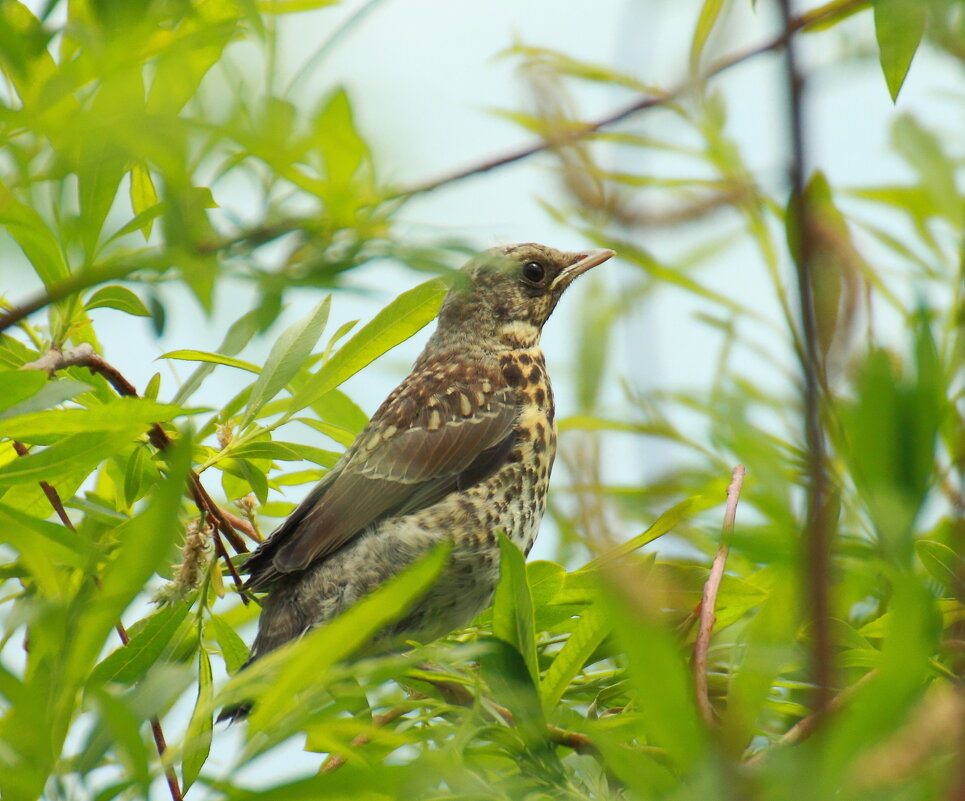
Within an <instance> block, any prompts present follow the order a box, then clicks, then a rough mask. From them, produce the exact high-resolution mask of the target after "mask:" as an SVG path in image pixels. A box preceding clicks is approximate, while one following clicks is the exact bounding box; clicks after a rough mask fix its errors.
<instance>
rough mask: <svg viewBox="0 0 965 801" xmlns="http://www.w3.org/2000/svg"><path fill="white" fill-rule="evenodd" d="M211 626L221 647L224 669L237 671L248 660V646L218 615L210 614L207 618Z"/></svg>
mask: <svg viewBox="0 0 965 801" xmlns="http://www.w3.org/2000/svg"><path fill="white" fill-rule="evenodd" d="M208 622H209V624H210V625H211V628H212V629H214V636H215V639H216V640H217V641H218V645H219V646H220V648H221V656H222V657H223V658H224V664H225V670H227V671H228V673H230V674H234V673H237V672H238V671H239V670H241V668H242V667H243V666H244V664H245V662H247V661H248V646H247V645H245V642H244V640H242V639H241V637H239V636H238V632H236V631H235V630H234V629H233V628H232V627H231V626H230V625H229V624H228V623H227V622H226V621H225V619H224V618H223V617H221V616H220V615H214V614H213V615H211V617H210V618H208Z"/></svg>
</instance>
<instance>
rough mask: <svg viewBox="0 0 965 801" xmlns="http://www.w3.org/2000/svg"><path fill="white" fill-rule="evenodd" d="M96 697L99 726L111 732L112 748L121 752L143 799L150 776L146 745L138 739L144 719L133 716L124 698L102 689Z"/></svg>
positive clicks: (146, 794) (146, 792) (140, 738)
mask: <svg viewBox="0 0 965 801" xmlns="http://www.w3.org/2000/svg"><path fill="white" fill-rule="evenodd" d="M96 698H97V705H98V707H99V709H100V721H101V725H102V726H104V728H105V729H107V731H108V732H109V733H110V741H111V745H112V747H113V748H114V749H116V750H117V751H119V752H120V755H121V757H122V758H123V759H124V761H125V762H126V763H127V769H128V770H129V771H130V775H131V776H132V777H133V779H134V781H135V782H136V783H137V785H138V787H139V788H140V792H141V794H142V796H143V797H145V798H146V797H147V796H148V793H149V790H148V788H149V786H150V782H151V773H150V768H149V764H150V758H149V756H148V750H147V746H146V745H145V744H144V739H143V738H142V737H141V724H142V723H143V720H142V719H141V718H139V717H137V716H136V715H135V714H134V712H133V710H132V709H131V708H130V707H129V706H128V705H127V704H126V703H125V702H124V699H121V698H115V697H114V696H113V695H111V694H110V693H109V692H106V691H104V690H100V691H98V692H97V693H96Z"/></svg>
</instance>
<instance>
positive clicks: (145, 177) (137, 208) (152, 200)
mask: <svg viewBox="0 0 965 801" xmlns="http://www.w3.org/2000/svg"><path fill="white" fill-rule="evenodd" d="M157 205H158V195H157V190H156V189H155V188H154V181H153V180H151V171H150V170H149V169H148V168H147V165H146V164H145V163H144V162H138V163H137V164H135V165H134V166H133V167H131V209H132V210H133V212H134V215H135V218H140V217H141V215H143V214H144V213H145V212H146V211H148V210H149V209H153V208H154V207H156V206H157ZM143 219H144V224H143V225H142V226H141V232H142V233H143V234H144V239H145V241H146V240H147V239H149V238H150V236H151V227H152V226H153V225H154V218H153V217H144V218H143Z"/></svg>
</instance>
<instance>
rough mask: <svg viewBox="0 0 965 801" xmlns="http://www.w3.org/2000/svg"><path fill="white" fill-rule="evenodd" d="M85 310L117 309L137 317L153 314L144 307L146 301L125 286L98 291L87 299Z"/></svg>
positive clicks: (106, 287) (104, 288)
mask: <svg viewBox="0 0 965 801" xmlns="http://www.w3.org/2000/svg"><path fill="white" fill-rule="evenodd" d="M84 308H85V309H87V310H88V311H90V310H91V309H101V308H105V309H117V310H118V311H122V312H127V313H128V314H133V315H135V316H137V317H150V316H151V312H149V311H148V308H147V306H145V305H144V301H142V300H141V299H140V298H139V297H138V296H137V295H135V294H134V293H133V292H131V290H130V289H128V288H127V287H123V286H105V287H102V288H101V289H98V290H97V291H96V292H95V293H94V294H93V295H91V296H90V297H89V298H88V299H87V303H85V304H84Z"/></svg>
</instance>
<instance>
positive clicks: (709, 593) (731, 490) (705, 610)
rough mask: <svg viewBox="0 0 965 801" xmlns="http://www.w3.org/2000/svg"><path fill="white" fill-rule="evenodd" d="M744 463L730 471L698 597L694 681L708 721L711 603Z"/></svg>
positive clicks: (710, 709) (710, 713)
mask: <svg viewBox="0 0 965 801" xmlns="http://www.w3.org/2000/svg"><path fill="white" fill-rule="evenodd" d="M744 473H745V470H744V465H742V464H739V465H737V467H735V468H734V471H733V473H732V474H731V480H730V485H729V486H728V487H727V507H726V509H725V510H724V524H723V526H722V528H721V535H720V545H719V546H718V548H717V554H716V556H714V563H713V565H712V566H711V568H710V575H709V576H708V577H707V582H706V583H705V584H704V592H703V595H702V596H701V599H700V617H699V621H700V622H699V624H698V626H697V639H696V641H695V642H694V684H695V686H696V694H697V707H698V709H699V710H700V714H701V717H703V719H704V721H705V722H707V723H713V722H714V708H713V706H711V703H710V696H709V693H708V690H707V653H708V651H709V650H710V635H711V634H712V633H713V630H714V622H715V621H716V617H715V616H714V607H715V605H716V603H717V593H718V591H719V590H720V582H721V579H723V577H724V565H725V563H726V562H727V553H728V550H729V549H730V537H731V534H732V533H733V531H734V519H735V517H736V516H737V501H738V500H740V494H741V487H742V486H743V484H744Z"/></svg>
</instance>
